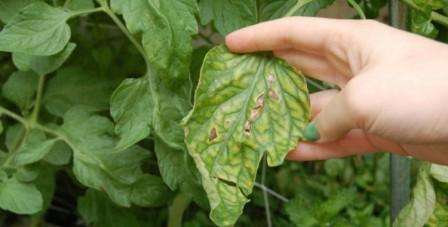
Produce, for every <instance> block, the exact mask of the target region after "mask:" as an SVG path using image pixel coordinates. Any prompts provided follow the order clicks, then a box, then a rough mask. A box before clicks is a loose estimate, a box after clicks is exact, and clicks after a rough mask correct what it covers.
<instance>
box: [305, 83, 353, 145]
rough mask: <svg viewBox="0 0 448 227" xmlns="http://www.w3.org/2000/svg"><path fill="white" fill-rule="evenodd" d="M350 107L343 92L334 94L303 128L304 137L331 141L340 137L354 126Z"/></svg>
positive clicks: (309, 139) (310, 139)
mask: <svg viewBox="0 0 448 227" xmlns="http://www.w3.org/2000/svg"><path fill="white" fill-rule="evenodd" d="M350 109H351V108H349V104H348V101H347V98H346V95H344V92H340V93H339V94H337V95H335V97H334V98H333V99H332V100H331V101H330V102H329V103H328V104H327V105H326V106H325V107H323V109H322V111H321V112H320V113H318V114H317V115H316V117H315V118H314V119H313V121H312V122H311V123H310V124H308V126H307V127H306V128H305V132H304V137H305V139H306V140H308V141H317V142H331V141H335V140H337V139H340V138H342V137H343V136H345V134H347V133H348V132H349V131H350V130H351V129H354V128H356V121H355V120H354V119H355V118H354V117H353V114H352V111H350Z"/></svg>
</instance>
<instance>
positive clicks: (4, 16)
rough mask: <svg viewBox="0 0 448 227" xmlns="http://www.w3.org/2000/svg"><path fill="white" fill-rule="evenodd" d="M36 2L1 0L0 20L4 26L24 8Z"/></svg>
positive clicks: (31, 0) (34, 0)
mask: <svg viewBox="0 0 448 227" xmlns="http://www.w3.org/2000/svg"><path fill="white" fill-rule="evenodd" d="M36 1H38V0H2V1H0V20H1V21H3V22H4V23H5V24H6V23H9V22H10V21H11V19H12V18H13V17H14V16H15V15H16V14H17V13H18V12H19V11H20V10H21V9H23V8H24V7H25V6H27V5H29V4H31V3H33V2H36Z"/></svg>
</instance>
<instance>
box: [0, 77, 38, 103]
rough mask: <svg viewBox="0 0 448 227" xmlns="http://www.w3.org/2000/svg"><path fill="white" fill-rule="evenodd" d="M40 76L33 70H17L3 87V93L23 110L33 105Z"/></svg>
mask: <svg viewBox="0 0 448 227" xmlns="http://www.w3.org/2000/svg"><path fill="white" fill-rule="evenodd" d="M38 80H39V77H38V76H37V75H36V74H34V73H33V72H21V71H18V72H15V73H13V74H12V75H11V76H10V77H9V78H8V80H7V81H6V83H5V84H3V87H2V95H3V96H4V97H5V98H6V99H8V100H9V101H11V102H13V103H15V104H16V105H17V106H18V107H19V108H20V109H21V110H22V111H27V110H29V109H30V108H31V107H32V104H33V101H34V100H33V97H34V95H35V93H36V88H37V83H38Z"/></svg>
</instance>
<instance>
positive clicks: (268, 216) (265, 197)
mask: <svg viewBox="0 0 448 227" xmlns="http://www.w3.org/2000/svg"><path fill="white" fill-rule="evenodd" d="M266 157H267V156H266V155H265V158H264V160H263V169H262V170H261V183H262V184H263V185H265V184H266V162H267V158H266ZM263 201H264V210H265V213H266V222H267V224H268V227H271V226H272V220H271V208H270V206H269V197H268V192H267V191H266V190H263Z"/></svg>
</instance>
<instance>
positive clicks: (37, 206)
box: [0, 178, 43, 214]
mask: <svg viewBox="0 0 448 227" xmlns="http://www.w3.org/2000/svg"><path fill="white" fill-rule="evenodd" d="M42 204H43V200H42V195H41V193H40V192H39V191H38V190H37V189H36V187H35V186H34V185H32V184H28V183H21V182H19V181H17V179H15V178H10V179H8V180H6V181H3V182H1V183H0V207H1V208H2V209H5V210H9V211H12V212H14V213H17V214H34V213H37V212H39V211H40V210H41V209H42Z"/></svg>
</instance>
